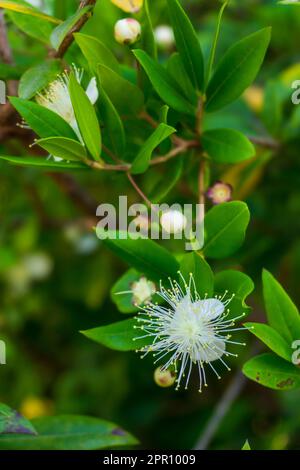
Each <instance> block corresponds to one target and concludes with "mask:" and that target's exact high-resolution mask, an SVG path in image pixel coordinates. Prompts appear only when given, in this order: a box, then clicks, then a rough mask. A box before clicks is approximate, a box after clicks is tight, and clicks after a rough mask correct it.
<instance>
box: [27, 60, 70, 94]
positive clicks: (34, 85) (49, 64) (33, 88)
mask: <svg viewBox="0 0 300 470" xmlns="http://www.w3.org/2000/svg"><path fill="white" fill-rule="evenodd" d="M61 67H62V66H61V61H60V60H48V61H45V62H43V63H42V64H39V65H36V66H35V67H32V68H30V69H28V70H27V71H26V72H25V73H24V75H22V77H21V80H20V83H19V96H20V98H23V99H25V100H30V99H31V98H33V97H34V96H35V95H36V94H37V93H38V92H40V91H41V90H43V89H44V88H46V87H47V85H48V84H49V83H50V82H52V81H54V80H55V79H56V78H57V75H58V74H59V73H60V72H61Z"/></svg>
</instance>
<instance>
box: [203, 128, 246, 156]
mask: <svg viewBox="0 0 300 470" xmlns="http://www.w3.org/2000/svg"><path fill="white" fill-rule="evenodd" d="M201 142H202V145H203V148H204V150H205V151H206V152H207V153H208V155H209V156H210V157H211V158H212V160H213V161H214V162H216V163H239V162H242V161H244V160H248V159H249V158H251V157H254V155H255V148H254V146H253V145H252V143H251V142H250V141H249V140H248V139H247V137H245V136H244V135H243V134H242V133H241V132H238V131H235V130H233V129H212V130H209V131H206V132H204V134H203V135H202V137H201Z"/></svg>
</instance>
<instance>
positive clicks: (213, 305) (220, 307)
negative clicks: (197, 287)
mask: <svg viewBox="0 0 300 470" xmlns="http://www.w3.org/2000/svg"><path fill="white" fill-rule="evenodd" d="M197 304H198V305H199V307H200V309H201V315H203V317H204V318H205V319H206V320H213V319H214V318H217V317H219V316H220V315H222V313H223V312H224V310H225V307H224V304H223V303H222V302H221V301H220V300H218V299H205V300H200V301H199V302H197Z"/></svg>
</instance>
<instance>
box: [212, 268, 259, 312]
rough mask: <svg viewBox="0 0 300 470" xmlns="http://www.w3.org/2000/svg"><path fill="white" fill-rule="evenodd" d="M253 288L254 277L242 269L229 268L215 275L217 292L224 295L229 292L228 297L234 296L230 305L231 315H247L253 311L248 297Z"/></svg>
mask: <svg viewBox="0 0 300 470" xmlns="http://www.w3.org/2000/svg"><path fill="white" fill-rule="evenodd" d="M253 290H254V283H253V281H252V279H251V278H250V277H249V276H247V274H245V273H242V272H241V271H236V270H232V269H227V270H225V271H220V272H219V273H217V274H216V276H215V293H216V294H217V295H221V296H223V295H224V294H225V292H227V295H226V298H230V297H231V296H234V297H233V298H232V300H231V302H230V304H229V305H228V308H229V309H230V317H237V316H240V315H244V316H246V315H248V314H249V313H250V312H251V308H250V307H249V306H248V305H247V304H246V299H247V297H248V296H249V295H250V294H251V292H252V291H253Z"/></svg>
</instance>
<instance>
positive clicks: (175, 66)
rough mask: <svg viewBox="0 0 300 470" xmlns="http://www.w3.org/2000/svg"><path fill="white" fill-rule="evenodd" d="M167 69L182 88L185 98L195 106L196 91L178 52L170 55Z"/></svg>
mask: <svg viewBox="0 0 300 470" xmlns="http://www.w3.org/2000/svg"><path fill="white" fill-rule="evenodd" d="M167 71H168V73H169V74H170V75H171V77H172V79H173V80H174V81H175V82H176V83H177V85H178V86H179V87H180V89H181V90H182V92H183V94H184V96H185V98H186V99H187V100H188V101H189V102H190V103H191V104H192V105H193V106H197V100H198V98H197V93H196V91H195V88H194V87H193V85H192V82H191V80H190V77H189V76H188V74H187V72H186V71H185V68H184V66H183V63H182V60H181V57H180V55H179V54H178V52H175V53H174V54H172V55H171V57H170V58H169V60H168V62H167Z"/></svg>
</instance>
